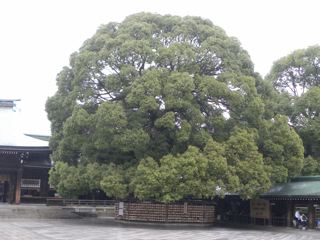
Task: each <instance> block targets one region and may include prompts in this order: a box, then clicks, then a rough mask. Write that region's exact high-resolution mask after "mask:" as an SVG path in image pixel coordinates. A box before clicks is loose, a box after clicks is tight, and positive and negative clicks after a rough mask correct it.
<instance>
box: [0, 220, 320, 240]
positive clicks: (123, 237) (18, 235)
mask: <svg viewBox="0 0 320 240" xmlns="http://www.w3.org/2000/svg"><path fill="white" fill-rule="evenodd" d="M0 239H1V240H72V239H74V240H82V239H83V240H84V239H85V240H104V239H106V240H146V239H155V240H164V239H173V240H175V239H177V240H178V239H179V240H180V239H181V240H182V239H183V240H187V239H192V240H200V239H201V240H202V239H203V240H210V239H212V240H251V239H259V240H280V239H281V240H289V239H290V240H295V239H297V240H309V239H310V240H311V239H312V240H316V239H320V231H317V230H306V231H302V230H296V229H291V228H276V227H259V228H256V227H255V228H254V229H248V228H246V229H244V228H242V229H241V228H221V227H186V226H158V225H139V224H122V223H117V222H113V221H110V220H104V219H103V220H93V219H92V220H90V219H66V220H47V219H1V221H0Z"/></svg>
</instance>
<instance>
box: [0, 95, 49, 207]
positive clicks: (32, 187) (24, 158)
mask: <svg viewBox="0 0 320 240" xmlns="http://www.w3.org/2000/svg"><path fill="white" fill-rule="evenodd" d="M18 101H19V100H11V99H9V100H7V99H0V123H1V124H0V201H1V202H8V203H17V204H19V203H20V202H39V200H40V199H45V198H46V197H47V196H48V192H49V185H48V171H49V169H50V167H51V161H50V157H49V156H50V149H49V146H48V141H47V140H48V138H46V137H45V136H37V135H30V134H29V135H27V134H23V133H22V131H21V129H20V127H21V117H20V111H19V110H17V109H16V103H17V102H18Z"/></svg>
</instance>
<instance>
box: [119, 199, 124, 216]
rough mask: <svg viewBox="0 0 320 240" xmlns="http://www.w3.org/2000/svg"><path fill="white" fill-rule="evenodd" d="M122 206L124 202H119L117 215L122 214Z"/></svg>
mask: <svg viewBox="0 0 320 240" xmlns="http://www.w3.org/2000/svg"><path fill="white" fill-rule="evenodd" d="M123 208H124V202H119V212H118V215H119V216H123Z"/></svg>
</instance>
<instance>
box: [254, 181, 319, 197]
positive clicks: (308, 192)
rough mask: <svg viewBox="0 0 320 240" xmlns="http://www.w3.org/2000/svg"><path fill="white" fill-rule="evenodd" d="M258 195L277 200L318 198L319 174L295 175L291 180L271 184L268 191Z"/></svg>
mask: <svg viewBox="0 0 320 240" xmlns="http://www.w3.org/2000/svg"><path fill="white" fill-rule="evenodd" d="M260 196H261V197H262V198H269V199H279V200H289V199H292V200H294V199H295V200H313V199H314V200H316V199H320V176H303V177H296V178H294V179H292V180H291V182H288V183H283V184H277V185H275V186H273V187H272V188H271V189H270V190H269V191H268V192H266V193H263V194H261V195H260Z"/></svg>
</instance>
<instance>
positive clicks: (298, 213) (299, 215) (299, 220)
mask: <svg viewBox="0 0 320 240" xmlns="http://www.w3.org/2000/svg"><path fill="white" fill-rule="evenodd" d="M294 220H295V222H294V225H295V227H299V224H300V222H301V214H300V212H299V210H297V211H296V212H295V214H294Z"/></svg>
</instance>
